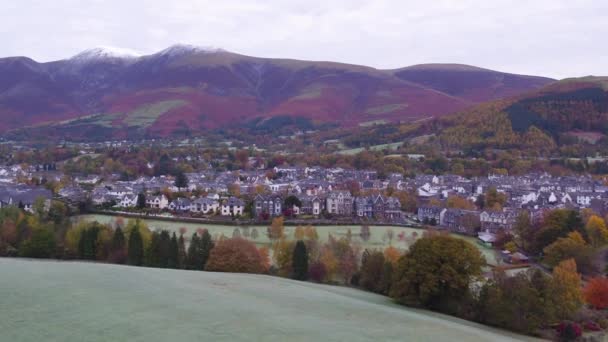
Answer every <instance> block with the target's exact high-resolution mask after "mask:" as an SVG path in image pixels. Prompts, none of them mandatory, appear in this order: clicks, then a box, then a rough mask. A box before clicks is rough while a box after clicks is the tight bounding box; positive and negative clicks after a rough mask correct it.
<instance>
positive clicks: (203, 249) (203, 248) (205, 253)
mask: <svg viewBox="0 0 608 342" xmlns="http://www.w3.org/2000/svg"><path fill="white" fill-rule="evenodd" d="M214 246H215V244H214V243H213V240H212V239H211V234H209V231H208V230H206V229H205V231H203V236H202V237H201V242H200V252H199V253H200V258H199V260H198V261H199V264H198V265H199V267H200V268H197V269H201V270H204V269H205V265H206V264H207V260H209V254H211V250H212V249H213V247H214Z"/></svg>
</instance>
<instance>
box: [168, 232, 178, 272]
mask: <svg viewBox="0 0 608 342" xmlns="http://www.w3.org/2000/svg"><path fill="white" fill-rule="evenodd" d="M179 265H180V264H179V242H178V241H177V236H176V235H175V232H173V235H171V242H170V244H169V258H168V261H167V267H169V268H179Z"/></svg>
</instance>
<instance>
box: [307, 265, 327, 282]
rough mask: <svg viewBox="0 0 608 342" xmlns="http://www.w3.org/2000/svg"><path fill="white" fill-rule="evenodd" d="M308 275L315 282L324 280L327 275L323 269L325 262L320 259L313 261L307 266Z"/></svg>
mask: <svg viewBox="0 0 608 342" xmlns="http://www.w3.org/2000/svg"><path fill="white" fill-rule="evenodd" d="M308 275H309V276H310V279H311V280H312V281H315V282H317V283H321V282H323V281H324V280H325V278H326V276H327V270H326V269H325V264H323V263H322V262H320V261H317V262H314V263H312V264H311V265H310V267H309V268H308Z"/></svg>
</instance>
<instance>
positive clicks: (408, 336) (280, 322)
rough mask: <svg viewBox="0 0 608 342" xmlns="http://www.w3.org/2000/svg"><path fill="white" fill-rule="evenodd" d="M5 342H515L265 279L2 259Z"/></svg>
mask: <svg viewBox="0 0 608 342" xmlns="http://www.w3.org/2000/svg"><path fill="white" fill-rule="evenodd" d="M0 274H2V275H10V276H3V277H2V286H0V308H2V310H0V337H1V338H0V339H1V340H3V341H23V342H28V341H32V342H34V341H61V342H71V341H75V342H76V341H77V342H81V341H142V342H143V341H145V342H153V341H287V340H289V341H404V340H410V341H516V340H525V339H527V338H526V337H524V336H520V335H515V334H510V333H508V332H504V331H500V330H497V329H492V328H489V327H485V326H482V325H479V324H475V323H471V322H467V321H463V320H460V319H457V318H453V317H448V316H444V315H440V314H435V313H430V312H427V311H422V310H414V309H409V308H405V307H402V306H398V305H396V304H394V303H392V302H391V301H390V300H389V299H388V298H385V297H382V296H378V295H375V294H371V293H367V292H362V291H359V290H355V289H351V288H344V287H332V286H327V285H318V284H312V283H303V282H296V281H292V280H288V279H282V278H274V277H269V276H263V275H247V274H226V273H211V272H196V271H179V270H166V269H152V268H143V267H129V266H118V265H108V264H92V263H82V262H59V261H33V260H24V259H21V260H19V259H2V258H0Z"/></svg>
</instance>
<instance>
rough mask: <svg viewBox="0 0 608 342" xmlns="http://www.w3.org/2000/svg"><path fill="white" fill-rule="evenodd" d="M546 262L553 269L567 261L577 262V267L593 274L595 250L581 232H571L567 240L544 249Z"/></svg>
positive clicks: (561, 239)
mask: <svg viewBox="0 0 608 342" xmlns="http://www.w3.org/2000/svg"><path fill="white" fill-rule="evenodd" d="M544 253H545V257H544V261H545V262H546V263H547V264H548V265H549V266H551V267H554V266H556V265H557V264H559V263H560V262H562V261H563V260H566V259H570V258H572V259H574V260H576V263H577V265H580V268H581V269H582V270H584V271H586V272H593V271H594V270H595V265H594V263H593V258H592V257H593V250H592V248H591V247H590V246H589V245H587V243H586V242H585V240H584V239H583V237H582V236H581V234H580V233H579V232H571V233H569V234H568V236H567V237H565V238H558V239H557V241H555V242H554V243H552V244H551V245H549V246H547V247H546V248H545V249H544Z"/></svg>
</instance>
